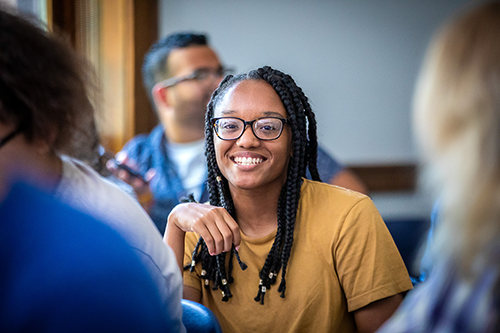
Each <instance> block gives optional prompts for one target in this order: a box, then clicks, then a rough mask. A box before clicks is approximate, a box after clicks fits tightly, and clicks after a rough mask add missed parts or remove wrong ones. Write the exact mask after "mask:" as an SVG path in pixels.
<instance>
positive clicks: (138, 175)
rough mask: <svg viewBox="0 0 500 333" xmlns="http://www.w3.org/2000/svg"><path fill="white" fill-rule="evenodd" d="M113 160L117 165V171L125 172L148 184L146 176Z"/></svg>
mask: <svg viewBox="0 0 500 333" xmlns="http://www.w3.org/2000/svg"><path fill="white" fill-rule="evenodd" d="M111 160H112V161H113V162H114V163H115V165H116V168H117V169H121V170H125V171H126V172H127V173H128V174H129V175H130V176H132V177H135V178H138V179H140V180H141V181H143V182H144V183H147V181H146V179H144V176H143V175H142V174H141V173H140V172H139V171H136V170H134V169H132V168H130V167H129V166H128V165H126V164H122V163H119V162H118V161H117V160H116V159H114V158H112V159H111Z"/></svg>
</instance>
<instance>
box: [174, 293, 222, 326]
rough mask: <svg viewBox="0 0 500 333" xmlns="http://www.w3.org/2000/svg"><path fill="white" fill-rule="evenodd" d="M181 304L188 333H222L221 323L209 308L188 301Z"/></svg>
mask: <svg viewBox="0 0 500 333" xmlns="http://www.w3.org/2000/svg"><path fill="white" fill-rule="evenodd" d="M181 304H182V322H183V323H184V326H185V327H186V331H187V333H222V329H221V327H220V324H219V321H218V320H217V318H216V317H215V315H214V314H213V312H212V311H210V309H209V308H207V307H206V306H204V305H202V304H200V303H196V302H193V301H189V300H187V299H183V300H181Z"/></svg>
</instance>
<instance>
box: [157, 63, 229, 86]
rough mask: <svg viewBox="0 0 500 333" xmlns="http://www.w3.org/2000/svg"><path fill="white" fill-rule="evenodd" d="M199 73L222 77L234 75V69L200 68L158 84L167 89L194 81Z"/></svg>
mask: <svg viewBox="0 0 500 333" xmlns="http://www.w3.org/2000/svg"><path fill="white" fill-rule="evenodd" d="M201 71H209V72H210V71H211V73H210V75H217V76H219V77H224V76H226V75H227V74H231V73H234V69H233V68H231V67H228V68H226V67H220V68H218V69H216V70H214V69H212V68H208V67H202V68H198V69H195V70H194V71H192V72H191V73H189V74H187V75H184V76H181V77H175V76H174V77H171V78H168V79H166V80H163V81H161V82H160V84H161V86H162V87H163V88H168V87H172V86H175V85H176V84H178V83H181V82H184V81H191V80H196V77H197V76H198V75H199V73H200V72H201ZM216 71H217V72H216Z"/></svg>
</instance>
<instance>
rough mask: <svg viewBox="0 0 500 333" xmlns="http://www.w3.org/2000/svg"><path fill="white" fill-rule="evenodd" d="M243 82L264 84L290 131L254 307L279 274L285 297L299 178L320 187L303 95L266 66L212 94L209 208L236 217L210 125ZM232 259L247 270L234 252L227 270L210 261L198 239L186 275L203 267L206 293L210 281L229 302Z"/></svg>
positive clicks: (220, 260)
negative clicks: (218, 208) (230, 93)
mask: <svg viewBox="0 0 500 333" xmlns="http://www.w3.org/2000/svg"><path fill="white" fill-rule="evenodd" d="M244 80H259V81H264V82H267V83H268V84H269V85H271V86H272V87H273V88H274V90H275V91H276V93H277V94H278V96H279V98H280V99H281V102H282V103H283V106H284V107H285V110H286V113H287V116H288V124H289V125H290V127H291V130H292V145H293V147H292V149H293V156H292V157H291V158H290V162H289V165H288V171H287V178H286V182H285V184H284V185H283V188H282V189H281V194H280V197H279V202H278V210H277V218H278V228H277V232H276V237H275V240H274V243H273V245H272V247H271V250H270V252H269V254H268V255H267V258H266V260H265V263H264V265H263V267H262V269H261V270H260V273H259V276H260V284H259V287H258V294H257V297H256V298H255V301H260V302H261V304H263V303H264V296H265V293H266V291H267V290H268V289H269V287H270V286H271V285H272V284H274V283H275V282H276V277H277V275H278V273H279V271H280V270H281V271H282V274H281V283H280V286H279V288H278V292H281V297H285V289H286V279H285V275H286V269H287V265H288V260H289V258H290V251H291V248H292V244H293V237H294V235H293V234H294V226H295V218H296V215H297V208H298V204H299V198H300V188H301V185H302V178H303V177H306V170H307V168H309V171H310V173H311V175H312V179H313V180H318V181H320V177H319V174H318V169H317V166H316V159H317V149H318V142H317V136H316V120H315V117H314V113H313V112H312V110H311V107H310V105H309V102H308V100H307V97H306V96H305V94H304V93H303V91H302V89H301V88H300V87H298V86H297V85H296V83H295V81H294V80H293V79H292V77H291V76H290V75H288V74H285V73H283V72H281V71H279V70H276V69H273V68H271V67H268V66H266V67H263V68H259V69H257V70H253V71H250V72H248V73H246V74H240V75H237V76H232V75H228V76H226V77H225V78H224V80H223V81H222V82H221V83H220V85H219V87H218V88H217V90H216V91H215V92H214V93H213V94H212V98H211V100H210V103H209V104H208V108H207V113H206V118H205V138H206V141H205V145H206V147H205V148H206V150H205V155H206V157H207V165H208V178H207V185H208V190H209V194H210V204H211V205H214V206H221V207H224V208H225V209H226V210H227V211H228V212H229V213H230V214H231V216H233V218H234V217H235V211H234V204H233V201H232V198H231V193H230V191H229V187H228V182H227V180H226V178H225V177H224V175H223V174H222V173H221V171H220V170H219V167H218V165H217V161H216V157H215V148H214V134H213V126H212V125H213V117H214V110H215V109H216V107H217V105H218V103H219V102H220V101H221V100H222V98H223V97H224V96H225V94H226V93H227V91H228V90H229V88H231V87H232V86H234V85H235V84H237V83H238V82H241V81H244ZM234 256H236V258H237V260H238V263H239V264H240V266H241V268H242V269H245V268H246V265H245V264H244V263H242V262H241V260H240V258H239V255H238V252H237V251H236V249H235V248H234V246H233V249H232V250H231V251H230V258H229V262H228V263H227V266H228V267H227V270H226V253H222V254H220V255H217V256H210V255H209V254H208V250H207V247H206V244H205V243H204V241H203V239H202V238H201V237H200V239H199V241H198V243H197V245H196V247H195V249H194V251H193V254H192V262H191V264H190V265H187V266H186V267H185V269H189V268H190V269H191V270H193V269H194V267H195V265H196V263H198V262H200V263H201V267H202V274H201V277H202V278H203V279H204V280H205V287H209V285H210V282H209V281H212V287H213V288H214V289H217V288H220V289H221V290H222V296H223V298H222V300H223V301H227V300H229V297H232V295H231V291H230V288H229V284H230V283H232V282H233V278H232V276H231V271H232V269H233V257H234Z"/></svg>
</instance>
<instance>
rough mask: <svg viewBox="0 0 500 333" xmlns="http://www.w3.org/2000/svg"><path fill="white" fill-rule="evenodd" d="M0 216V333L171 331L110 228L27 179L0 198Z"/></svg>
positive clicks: (151, 288) (142, 274)
mask: <svg viewBox="0 0 500 333" xmlns="http://www.w3.org/2000/svg"><path fill="white" fill-rule="evenodd" d="M0 155H1V154H0ZM27 202H28V203H29V209H27V208H26V203H27ZM0 221H1V223H0V253H1V255H0V266H1V267H2V274H0V295H1V297H0V332H4V333H6V332H113V331H119V332H157V333H160V332H161V333H167V332H172V333H174V332H177V331H174V330H171V329H172V327H175V323H173V322H172V320H171V319H172V318H171V316H169V314H168V313H166V312H165V307H164V306H163V304H162V303H163V300H162V299H161V297H160V294H159V293H158V289H157V287H156V285H155V284H154V283H153V281H152V279H151V277H150V276H149V273H148V272H147V270H146V269H145V267H144V265H143V264H142V263H141V261H140V260H139V259H138V258H137V255H136V254H135V253H134V251H133V250H132V249H131V247H130V245H128V244H127V243H126V242H125V241H124V240H123V238H121V237H120V236H119V235H118V234H117V233H116V232H114V231H113V230H111V229H110V228H109V227H108V226H106V225H104V224H103V223H101V222H100V221H97V220H96V219H94V218H92V217H90V216H89V215H86V214H83V213H81V212H79V211H77V210H75V209H72V208H70V207H68V206H67V205H64V204H62V203H61V202H59V201H58V200H56V199H55V198H54V197H53V196H52V195H50V194H47V193H45V192H43V191H40V190H37V189H35V188H33V187H31V186H27V185H26V184H14V185H13V187H12V188H10V189H9V191H8V194H7V197H6V198H5V199H4V200H3V201H2V200H0Z"/></svg>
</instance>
